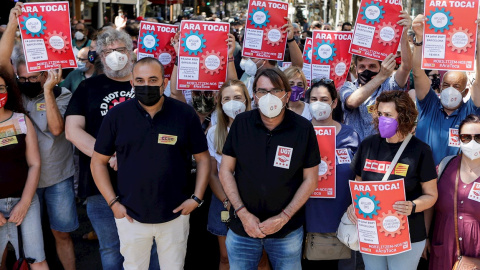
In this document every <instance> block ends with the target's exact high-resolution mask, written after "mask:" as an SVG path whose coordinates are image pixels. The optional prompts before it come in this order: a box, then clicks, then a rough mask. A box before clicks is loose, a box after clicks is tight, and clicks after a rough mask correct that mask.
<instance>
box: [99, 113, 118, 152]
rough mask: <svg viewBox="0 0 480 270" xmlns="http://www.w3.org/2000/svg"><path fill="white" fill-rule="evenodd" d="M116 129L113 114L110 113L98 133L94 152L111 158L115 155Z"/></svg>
mask: <svg viewBox="0 0 480 270" xmlns="http://www.w3.org/2000/svg"><path fill="white" fill-rule="evenodd" d="M115 137H116V127H115V120H114V119H113V118H112V113H111V112H109V113H107V115H105V117H104V118H103V121H102V125H101V126H100V130H99V132H98V135H97V138H96V141H95V147H94V150H95V152H97V153H100V154H102V155H105V156H111V155H113V154H114V153H115Z"/></svg>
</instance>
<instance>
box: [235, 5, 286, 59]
mask: <svg viewBox="0 0 480 270" xmlns="http://www.w3.org/2000/svg"><path fill="white" fill-rule="evenodd" d="M287 16H288V3H284V2H282V1H274V0H250V1H248V16H247V23H246V24H245V36H244V38H243V49H242V55H243V56H245V57H254V58H261V59H271V60H283V57H284V56H285V55H284V54H285V46H286V44H287V33H285V32H284V31H285V29H284V28H282V26H284V25H285V24H286V23H287V20H286V19H285V17H287Z"/></svg>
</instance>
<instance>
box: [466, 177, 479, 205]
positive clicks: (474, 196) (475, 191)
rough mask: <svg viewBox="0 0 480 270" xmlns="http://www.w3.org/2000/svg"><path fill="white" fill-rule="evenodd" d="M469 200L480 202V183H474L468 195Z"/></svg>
mask: <svg viewBox="0 0 480 270" xmlns="http://www.w3.org/2000/svg"><path fill="white" fill-rule="evenodd" d="M468 198H469V199H470V200H474V201H477V202H480V183H477V182H474V183H473V186H472V189H471V190H470V193H468Z"/></svg>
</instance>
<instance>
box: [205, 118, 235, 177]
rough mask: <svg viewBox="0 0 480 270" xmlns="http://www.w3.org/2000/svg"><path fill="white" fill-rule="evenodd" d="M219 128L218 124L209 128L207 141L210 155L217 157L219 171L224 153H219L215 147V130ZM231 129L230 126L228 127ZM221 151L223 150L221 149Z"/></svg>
mask: <svg viewBox="0 0 480 270" xmlns="http://www.w3.org/2000/svg"><path fill="white" fill-rule="evenodd" d="M216 129H217V125H214V126H212V127H211V128H210V129H208V132H207V143H208V152H209V153H210V156H212V157H213V158H215V160H216V161H217V171H219V170H220V163H221V162H222V155H220V154H218V153H217V151H216V149H215V143H214V142H215V130H216ZM227 130H228V131H230V128H228V129H227ZM220 152H221V151H220Z"/></svg>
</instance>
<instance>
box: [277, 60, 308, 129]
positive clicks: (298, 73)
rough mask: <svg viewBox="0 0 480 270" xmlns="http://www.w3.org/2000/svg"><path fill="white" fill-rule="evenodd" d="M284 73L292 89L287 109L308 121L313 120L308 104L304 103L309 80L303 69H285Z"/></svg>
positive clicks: (294, 67) (291, 67)
mask: <svg viewBox="0 0 480 270" xmlns="http://www.w3.org/2000/svg"><path fill="white" fill-rule="evenodd" d="M283 73H285V76H287V79H288V82H289V83H290V87H291V88H292V95H291V96H290V100H289V101H288V107H287V108H289V109H290V110H292V111H294V112H295V113H296V114H299V115H301V116H303V117H304V118H306V119H308V120H312V115H311V114H310V111H309V109H308V104H307V103H305V102H303V100H304V98H305V90H306V87H307V79H306V78H305V75H304V74H303V71H302V69H301V68H299V67H297V66H290V67H288V68H287V69H285V70H284V71H283Z"/></svg>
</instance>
